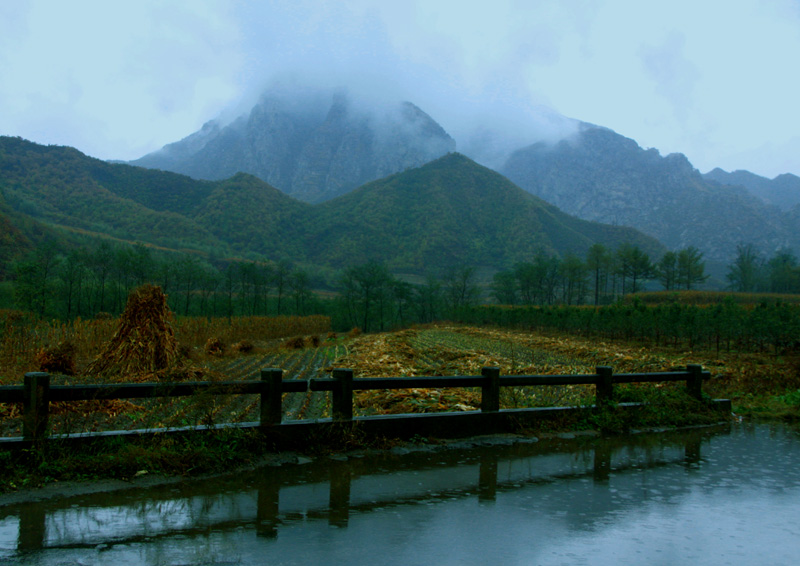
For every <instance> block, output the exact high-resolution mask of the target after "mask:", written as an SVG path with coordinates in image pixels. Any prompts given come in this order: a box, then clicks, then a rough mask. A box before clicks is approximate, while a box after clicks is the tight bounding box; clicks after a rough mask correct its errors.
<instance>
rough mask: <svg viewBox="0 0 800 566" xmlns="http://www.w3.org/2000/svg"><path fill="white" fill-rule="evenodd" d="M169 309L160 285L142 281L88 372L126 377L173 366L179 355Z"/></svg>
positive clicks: (130, 297)
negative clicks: (114, 330)
mask: <svg viewBox="0 0 800 566" xmlns="http://www.w3.org/2000/svg"><path fill="white" fill-rule="evenodd" d="M171 321H172V312H171V311H170V310H169V306H168V305H167V296H166V295H165V294H164V292H163V291H162V290H161V287H157V286H155V285H143V286H141V287H139V288H137V289H135V290H134V291H133V292H131V294H130V295H129V296H128V303H127V305H126V306H125V311H124V312H123V313H122V316H121V317H120V321H119V327H118V328H117V331H116V332H115V333H114V336H112V338H111V340H110V341H109V343H108V345H107V346H106V348H105V349H104V350H103V351H102V352H101V353H100V355H98V356H97V358H95V360H94V361H93V362H92V363H91V364H90V365H89V367H88V370H87V371H88V373H90V374H94V375H98V374H122V375H124V376H125V377H126V378H129V377H133V376H137V375H141V374H150V373H155V372H158V371H161V370H166V369H167V368H171V367H173V366H175V365H176V364H177V363H178V362H179V360H180V356H179V353H178V342H177V341H176V340H175V333H174V331H173V329H172V324H171Z"/></svg>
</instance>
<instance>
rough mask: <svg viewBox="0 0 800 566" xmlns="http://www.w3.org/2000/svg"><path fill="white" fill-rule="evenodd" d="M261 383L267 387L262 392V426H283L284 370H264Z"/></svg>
mask: <svg viewBox="0 0 800 566" xmlns="http://www.w3.org/2000/svg"><path fill="white" fill-rule="evenodd" d="M261 381H262V382H263V381H266V382H267V385H266V387H265V388H264V389H262V390H261V426H265V425H275V424H281V419H282V418H283V404H282V403H281V401H282V398H283V390H282V387H281V384H282V383H283V370H282V369H275V368H269V369H262V370H261Z"/></svg>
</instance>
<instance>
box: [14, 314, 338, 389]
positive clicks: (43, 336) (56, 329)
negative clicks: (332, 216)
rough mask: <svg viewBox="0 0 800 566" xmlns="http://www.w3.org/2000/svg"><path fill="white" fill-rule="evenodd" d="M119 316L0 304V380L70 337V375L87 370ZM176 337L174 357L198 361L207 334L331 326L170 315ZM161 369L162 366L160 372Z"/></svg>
mask: <svg viewBox="0 0 800 566" xmlns="http://www.w3.org/2000/svg"><path fill="white" fill-rule="evenodd" d="M121 323H122V319H121V318H119V319H114V318H108V317H106V316H103V317H100V318H95V319H93V320H83V319H80V318H77V319H75V320H73V321H71V322H67V323H62V322H59V321H44V320H39V319H36V318H35V317H34V316H33V315H31V314H29V313H24V312H21V311H15V310H0V385H15V384H19V383H21V382H22V377H23V375H24V374H25V373H27V372H31V371H40V369H41V366H40V361H39V360H38V359H37V356H38V355H39V353H40V352H41V351H42V350H46V349H54V348H57V347H58V346H59V345H60V344H63V343H65V342H70V343H71V344H72V345H73V346H74V348H75V350H74V359H75V372H74V373H75V375H76V376H79V377H76V379H80V376H85V375H86V374H87V367H88V366H89V364H90V363H91V362H92V361H93V360H94V359H95V358H96V357H97V356H98V355H99V354H100V353H101V352H103V351H104V349H105V348H107V346H108V344H109V342H110V341H111V340H112V338H113V336H114V334H115V332H117V331H118V329H119V326H120V324H121ZM170 325H171V327H172V328H173V331H174V337H175V339H176V340H177V342H178V344H179V345H178V346H177V351H176V356H177V357H178V358H179V359H192V360H195V361H202V356H203V350H204V347H205V344H206V342H207V341H208V339H209V338H218V339H220V340H222V341H223V342H224V343H226V344H235V343H242V344H244V343H246V342H249V343H251V344H253V345H254V347H256V346H258V345H259V344H260V343H266V342H270V341H274V340H276V339H280V338H284V337H286V336H298V335H300V336H303V335H320V334H326V333H328V332H329V331H330V318H328V317H325V316H317V315H315V316H306V317H290V316H279V317H239V318H233V319H231V320H228V319H227V318H210V319H208V318H177V319H175V320H171V321H170ZM162 373H163V372H162Z"/></svg>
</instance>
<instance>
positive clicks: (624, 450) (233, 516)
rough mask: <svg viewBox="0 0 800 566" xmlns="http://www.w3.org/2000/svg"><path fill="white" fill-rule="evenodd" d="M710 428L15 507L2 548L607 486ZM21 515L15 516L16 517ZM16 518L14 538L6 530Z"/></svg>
mask: <svg viewBox="0 0 800 566" xmlns="http://www.w3.org/2000/svg"><path fill="white" fill-rule="evenodd" d="M706 434H707V435H708V434H710V433H706ZM704 438H708V436H701V435H699V434H689V435H683V436H678V437H675V438H674V439H672V440H669V441H668V442H667V443H666V444H665V443H664V441H663V439H660V440H657V441H655V442H654V441H653V439H652V438H651V437H648V436H642V437H641V438H638V439H634V440H632V441H629V442H632V444H631V443H629V444H627V445H621V444H620V442H619V441H610V440H606V439H591V440H588V439H587V440H581V439H580V438H579V439H577V440H571V441H566V440H559V439H555V440H551V441H546V442H541V443H538V444H532V443H528V444H512V445H495V446H478V447H473V448H467V446H468V445H469V442H463V443H461V444H455V445H453V446H456V447H460V448H456V449H453V448H451V449H447V450H437V451H425V452H419V453H410V454H405V455H402V456H397V455H391V454H386V455H380V456H378V455H368V456H366V457H359V458H350V459H349V460H347V461H339V460H334V459H324V460H322V461H318V462H316V463H311V464H307V465H303V466H298V465H291V466H283V467H280V468H266V469H263V470H260V471H257V472H252V473H249V474H247V475H246V476H244V477H237V478H219V479H217V480H215V481H206V482H189V483H187V484H186V485H184V486H181V487H175V486H167V487H161V488H153V489H150V490H147V491H143V492H139V491H136V492H134V491H125V492H120V493H110V494H104V495H95V496H87V497H82V498H78V499H74V500H73V499H69V500H64V501H61V502H56V501H54V502H51V503H48V502H42V503H38V504H27V505H20V506H17V507H8V508H6V509H5V510H3V509H0V541H3V540H5V541H9V542H10V541H11V540H14V539H16V548H11V547H8V546H7V547H6V548H3V549H0V552H2V554H0V556H3V555H5V556H13V555H14V554H15V553H18V552H31V551H40V550H42V549H53V548H81V547H82V548H91V547H94V546H96V545H98V544H112V545H113V544H128V543H135V542H145V541H152V540H156V539H159V538H164V537H174V536H176V535H189V536H197V535H200V536H203V535H206V534H208V533H210V532H212V531H229V530H232V529H236V528H242V527H244V528H250V529H253V530H254V531H255V532H256V534H257V535H258V536H259V537H264V538H275V537H277V536H278V535H279V532H280V530H281V528H282V526H287V527H288V526H290V525H292V524H294V523H295V522H298V521H301V522H302V521H318V520H324V521H327V522H328V524H329V525H330V526H333V527H339V528H343V527H347V526H348V522H349V520H350V517H351V515H352V514H353V513H359V514H361V513H370V512H374V511H378V510H380V509H383V508H386V507H389V506H398V505H409V504H418V503H420V502H428V503H436V502H437V501H445V500H449V499H452V498H463V497H473V496H477V499H478V501H479V502H481V503H490V502H493V501H494V500H495V499H496V497H497V496H498V493H500V492H503V491H508V490H513V489H517V488H519V487H522V486H525V485H528V484H531V483H541V482H559V481H571V480H579V481H586V480H590V481H593V482H594V483H595V484H599V485H607V484H608V483H609V481H610V479H611V477H612V475H613V474H622V473H625V472H626V470H641V469H642V468H652V467H658V466H665V465H674V464H676V463H681V464H684V465H686V466H687V467H690V466H692V465H695V464H696V463H697V462H698V461H699V458H700V447H701V443H702V442H703V439H704ZM503 442H506V443H508V442H510V441H508V440H504V441H503ZM576 443H577V446H576ZM3 511H5V512H3ZM14 517H17V518H18V521H16V522H15V521H13V520H9V519H13V518H14ZM15 523H16V524H15ZM15 528H16V529H17V533H14V534H16V537H14V536H13V534H12V533H11V532H9V531H11V530H13V529H15ZM3 530H6V532H5V533H3V532H2V531H3Z"/></svg>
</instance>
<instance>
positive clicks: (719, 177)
mask: <svg viewBox="0 0 800 566" xmlns="http://www.w3.org/2000/svg"><path fill="white" fill-rule="evenodd" d="M703 178H705V179H706V180H709V181H714V182H716V183H719V184H721V185H734V186H740V187H744V188H746V189H747V190H748V191H749V192H750V193H751V194H753V195H755V196H757V197H758V198H760V199H761V200H763V201H764V202H765V203H767V204H772V205H775V206H777V207H778V208H780V209H781V210H789V209H791V208H793V207H795V206H797V205H798V204H800V177H798V176H797V175H792V174H791V173H784V174H783V175H778V176H777V177H775V178H774V179H768V178H766V177H762V176H760V175H756V174H755V173H751V172H750V171H742V170H738V171H733V172H732V173H728V172H727V171H724V170H722V169H720V168H719V167H717V168H716V169H713V170H712V171H709V172H708V173H705V174H704V175H703Z"/></svg>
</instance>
